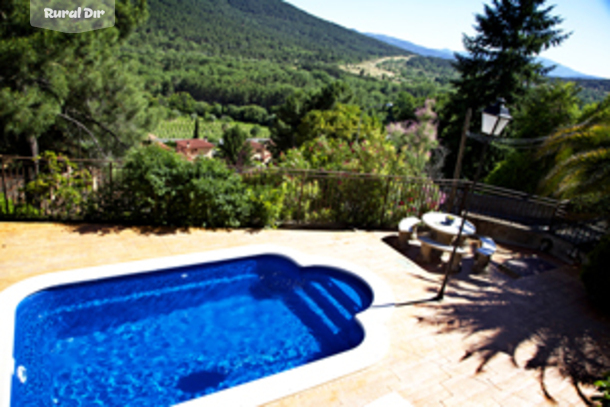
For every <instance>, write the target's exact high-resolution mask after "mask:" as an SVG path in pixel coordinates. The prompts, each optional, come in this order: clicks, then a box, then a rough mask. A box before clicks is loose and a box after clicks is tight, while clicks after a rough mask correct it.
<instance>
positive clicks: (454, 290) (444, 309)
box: [383, 237, 610, 404]
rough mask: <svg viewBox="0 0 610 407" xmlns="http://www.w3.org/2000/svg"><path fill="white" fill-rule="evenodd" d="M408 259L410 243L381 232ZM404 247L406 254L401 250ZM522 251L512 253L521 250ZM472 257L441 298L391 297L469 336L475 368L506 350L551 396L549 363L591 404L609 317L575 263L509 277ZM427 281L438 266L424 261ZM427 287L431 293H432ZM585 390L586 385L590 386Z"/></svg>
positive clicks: (606, 350) (444, 328) (609, 344)
mask: <svg viewBox="0 0 610 407" xmlns="http://www.w3.org/2000/svg"><path fill="white" fill-rule="evenodd" d="M383 240H384V242H385V243H387V244H389V245H390V246H392V247H393V248H394V249H396V250H397V251H399V252H401V253H402V254H403V255H404V256H406V257H409V258H410V259H411V260H413V261H414V258H413V257H414V256H413V253H414V250H413V247H411V248H410V249H409V250H401V249H400V248H398V247H397V246H396V243H397V242H396V240H395V238H393V237H389V238H386V239H383ZM407 252H408V254H407ZM519 256H520V253H515V257H519ZM471 263H472V259H471V258H470V259H468V258H466V259H465V260H464V268H463V270H462V271H461V272H460V273H459V274H457V275H454V276H452V278H451V280H450V283H449V286H448V287H447V291H446V293H445V300H444V301H442V302H440V303H439V302H431V301H429V300H423V301H413V302H412V303H406V304H396V305H397V306H398V305H414V304H419V305H418V306H419V307H426V308H430V310H433V311H434V312H431V313H426V316H420V317H419V318H418V320H419V322H420V323H421V324H425V325H429V326H433V327H437V329H438V331H437V332H438V333H439V334H445V333H461V334H463V335H465V337H466V338H470V337H475V336H476V340H474V341H469V342H468V343H469V345H468V346H467V349H466V352H465V354H464V355H463V356H462V359H461V360H462V361H464V360H466V359H469V358H473V357H475V356H476V357H478V358H479V359H480V363H479V364H478V368H477V369H476V373H479V372H481V371H483V369H484V368H485V367H486V366H487V365H488V363H490V361H491V360H492V359H493V358H494V356H496V355H499V354H505V355H507V356H509V357H510V359H511V360H512V363H513V364H514V366H515V367H520V368H524V369H532V370H536V371H537V372H538V376H539V382H540V386H541V389H542V392H543V393H544V395H545V397H546V398H547V399H548V400H549V401H551V402H553V401H556V400H555V398H554V397H553V394H552V393H553V391H552V389H550V388H549V386H548V383H547V381H548V374H549V372H550V370H551V369H553V370H555V369H557V370H556V371H557V372H558V373H559V374H560V375H561V376H562V377H563V378H567V379H568V380H569V381H570V382H571V383H572V384H573V386H574V388H575V389H576V391H577V392H578V394H579V396H580V397H581V398H582V399H583V401H584V402H585V403H587V404H591V401H590V394H585V393H584V392H583V387H582V385H583V384H592V383H593V382H594V381H595V380H597V379H599V378H600V377H601V375H602V374H604V373H605V372H607V371H609V370H610V318H609V317H607V316H604V315H603V314H602V313H600V312H599V311H597V310H596V309H595V308H593V306H592V305H591V304H590V303H589V301H588V299H587V297H586V293H585V291H584V288H583V287H582V284H581V283H580V280H579V278H578V275H577V270H575V269H574V268H571V267H569V266H563V267H559V268H556V269H554V270H551V271H546V272H543V273H540V274H535V275H532V276H528V277H522V278H519V279H513V278H509V277H507V276H506V275H505V274H503V273H501V272H500V271H499V267H498V263H492V265H491V267H490V270H489V272H488V273H487V274H485V275H474V274H470V273H469V269H470V266H471ZM425 269H426V270H427V271H428V273H429V278H428V277H426V276H420V277H416V278H421V279H423V280H426V281H427V282H433V283H435V285H436V284H440V278H439V277H440V275H439V274H438V273H439V272H441V271H442V270H443V267H442V266H440V267H439V266H434V265H432V266H429V265H426V267H425ZM435 293H436V292H435V289H430V294H431V295H430V297H433V295H434V294H435ZM589 393H590V392H589Z"/></svg>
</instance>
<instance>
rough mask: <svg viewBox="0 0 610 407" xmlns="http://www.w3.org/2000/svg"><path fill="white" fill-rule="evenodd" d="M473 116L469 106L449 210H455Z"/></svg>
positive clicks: (454, 173) (456, 163)
mask: <svg viewBox="0 0 610 407" xmlns="http://www.w3.org/2000/svg"><path fill="white" fill-rule="evenodd" d="M471 117H472V108H470V107H469V108H468V110H467V111H466V119H465V120H464V128H463V129H462V139H461V140H460V149H459V151H458V157H457V161H456V162H455V170H454V171H453V185H452V187H451V194H450V195H449V208H448V210H447V212H451V211H452V210H453V201H454V200H455V192H456V189H457V182H458V180H459V179H460V173H461V172H462V159H463V158H464V148H466V136H467V135H468V129H469V128H470V118H471ZM458 215H459V214H458Z"/></svg>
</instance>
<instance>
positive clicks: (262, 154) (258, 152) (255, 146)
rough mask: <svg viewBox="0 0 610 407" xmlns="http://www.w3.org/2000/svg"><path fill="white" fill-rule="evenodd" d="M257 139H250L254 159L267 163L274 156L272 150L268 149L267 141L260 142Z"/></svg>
mask: <svg viewBox="0 0 610 407" xmlns="http://www.w3.org/2000/svg"><path fill="white" fill-rule="evenodd" d="M259 141H260V139H259V140H257V139H250V140H248V142H249V143H250V147H251V148H252V159H253V160H254V161H259V162H261V163H263V164H267V163H268V162H269V161H271V158H272V157H273V156H272V155H271V152H270V151H269V150H267V147H266V143H260V142H259Z"/></svg>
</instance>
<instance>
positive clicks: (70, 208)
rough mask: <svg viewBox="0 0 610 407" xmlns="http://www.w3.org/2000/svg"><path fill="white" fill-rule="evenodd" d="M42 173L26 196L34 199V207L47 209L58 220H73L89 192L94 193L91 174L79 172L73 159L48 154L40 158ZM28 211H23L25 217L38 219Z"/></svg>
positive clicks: (30, 184)
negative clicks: (30, 216) (63, 218)
mask: <svg viewBox="0 0 610 407" xmlns="http://www.w3.org/2000/svg"><path fill="white" fill-rule="evenodd" d="M38 159H39V165H40V170H39V172H38V175H36V177H35V178H34V180H33V181H30V182H29V183H28V184H27V185H26V186H25V188H24V192H25V193H26V194H28V195H29V196H31V197H33V199H34V203H33V206H34V207H38V209H42V208H43V207H45V208H46V211H48V212H50V214H51V215H52V216H55V217H71V215H73V214H74V213H76V212H78V211H80V209H81V205H82V204H83V201H84V198H85V194H86V192H88V191H90V190H91V185H92V181H91V174H90V173H89V171H87V170H86V169H79V168H78V166H77V165H76V164H74V163H72V162H71V161H70V160H69V159H67V158H64V157H61V156H57V155H56V154H55V153H53V152H51V151H46V152H44V153H42V154H41V155H40V156H38ZM31 209H33V208H27V207H20V208H19V209H18V212H21V214H23V215H36V214H37V212H38V211H34V212H32V211H31Z"/></svg>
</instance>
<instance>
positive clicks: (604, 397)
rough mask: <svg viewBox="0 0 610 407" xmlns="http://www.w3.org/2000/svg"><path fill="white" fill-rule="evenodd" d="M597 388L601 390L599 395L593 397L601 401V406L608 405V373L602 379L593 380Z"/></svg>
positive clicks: (609, 402)
mask: <svg viewBox="0 0 610 407" xmlns="http://www.w3.org/2000/svg"><path fill="white" fill-rule="evenodd" d="M595 386H596V387H597V390H599V391H600V392H601V396H598V397H595V398H594V400H595V401H600V402H601V407H610V373H607V374H606V377H605V378H604V379H602V380H598V381H597V382H595Z"/></svg>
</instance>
